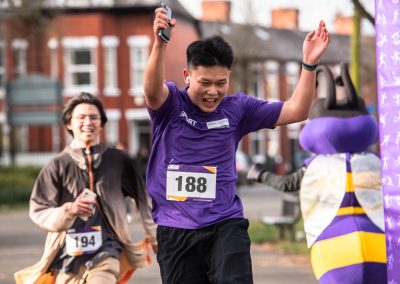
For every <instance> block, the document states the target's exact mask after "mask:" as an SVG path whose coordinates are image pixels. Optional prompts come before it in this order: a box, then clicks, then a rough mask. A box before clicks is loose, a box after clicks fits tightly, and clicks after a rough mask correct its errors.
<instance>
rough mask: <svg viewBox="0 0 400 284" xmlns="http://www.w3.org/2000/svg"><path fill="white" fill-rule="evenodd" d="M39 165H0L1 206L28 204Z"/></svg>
mask: <svg viewBox="0 0 400 284" xmlns="http://www.w3.org/2000/svg"><path fill="white" fill-rule="evenodd" d="M39 171H40V168H39V167H34V166H26V167H0V206H2V207H3V206H14V205H18V204H24V203H26V204H28V202H29V197H30V195H31V191H32V187H33V184H34V183H35V179H36V177H37V175H38V173H39Z"/></svg>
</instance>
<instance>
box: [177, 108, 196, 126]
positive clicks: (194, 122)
mask: <svg viewBox="0 0 400 284" xmlns="http://www.w3.org/2000/svg"><path fill="white" fill-rule="evenodd" d="M180 117H184V118H185V119H186V122H187V123H189V124H190V125H192V126H196V124H197V121H196V120H194V119H191V118H189V117H188V115H187V114H186V112H184V111H182V112H181V115H180Z"/></svg>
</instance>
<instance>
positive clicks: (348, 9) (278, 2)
mask: <svg viewBox="0 0 400 284" xmlns="http://www.w3.org/2000/svg"><path fill="white" fill-rule="evenodd" d="M179 1H180V2H181V3H182V4H183V5H184V6H185V8H186V9H187V10H188V11H189V12H190V13H191V14H192V15H193V16H194V17H196V18H200V17H201V14H202V10H201V2H202V0H179ZM249 1H250V2H251V5H252V7H253V9H252V11H259V13H257V14H256V15H254V19H253V21H254V23H258V24H260V25H263V26H267V27H268V26H270V24H271V17H270V15H271V9H274V8H297V9H299V12H300V13H299V28H300V30H303V31H311V30H313V29H315V28H316V27H317V26H318V23H319V21H320V20H324V21H325V23H326V25H327V27H328V30H330V29H333V23H334V19H335V16H336V14H341V15H344V16H351V15H352V14H353V4H352V2H351V0H231V2H232V8H231V17H232V20H233V21H234V22H238V23H243V22H245V21H246V20H245V19H246V17H248V16H244V15H246V13H244V12H243V11H248V8H247V6H248V4H246V3H247V2H249ZM374 2H375V1H374V0H361V3H363V4H364V6H365V7H366V9H367V11H368V12H369V13H371V14H372V15H374V9H375V8H374ZM253 14H254V13H253ZM363 32H364V33H365V34H373V33H374V28H373V26H372V25H371V24H370V23H369V22H367V21H366V20H364V23H363Z"/></svg>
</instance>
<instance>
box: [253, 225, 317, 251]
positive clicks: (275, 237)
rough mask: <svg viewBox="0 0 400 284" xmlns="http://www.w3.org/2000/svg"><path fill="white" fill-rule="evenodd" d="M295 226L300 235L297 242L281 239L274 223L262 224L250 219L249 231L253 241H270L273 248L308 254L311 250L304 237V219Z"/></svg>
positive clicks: (297, 234) (259, 242)
mask: <svg viewBox="0 0 400 284" xmlns="http://www.w3.org/2000/svg"><path fill="white" fill-rule="evenodd" d="M295 227H296V232H297V233H296V236H299V237H298V240H297V241H296V242H291V241H289V240H280V239H279V231H278V229H277V227H275V226H273V225H265V224H262V223H261V222H259V221H257V220H250V226H249V230H248V232H249V236H250V240H251V242H252V243H257V244H261V243H265V242H268V243H270V244H271V246H272V247H273V248H275V249H278V250H282V251H284V252H285V253H292V254H308V253H309V252H308V248H307V245H306V242H305V239H304V231H303V222H302V220H301V221H299V222H298V223H297V224H296V226H295ZM296 239H297V237H296Z"/></svg>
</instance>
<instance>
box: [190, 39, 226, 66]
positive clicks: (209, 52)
mask: <svg viewBox="0 0 400 284" xmlns="http://www.w3.org/2000/svg"><path fill="white" fill-rule="evenodd" d="M186 62H187V65H188V67H191V66H193V67H197V66H207V67H210V66H215V65H219V66H224V67H226V68H228V69H231V66H232V62H233V51H232V47H231V46H230V45H229V44H228V43H227V42H226V41H225V40H224V39H223V38H222V37H220V36H214V37H211V38H206V39H203V40H197V41H194V42H192V43H191V44H190V45H189V46H188V47H187V49H186Z"/></svg>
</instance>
